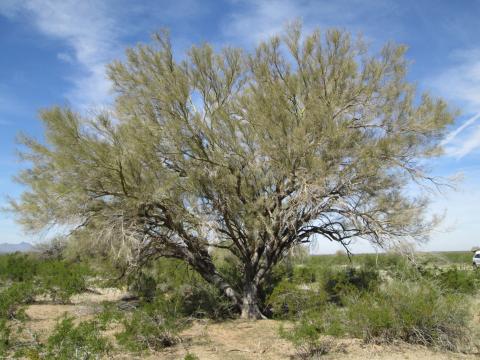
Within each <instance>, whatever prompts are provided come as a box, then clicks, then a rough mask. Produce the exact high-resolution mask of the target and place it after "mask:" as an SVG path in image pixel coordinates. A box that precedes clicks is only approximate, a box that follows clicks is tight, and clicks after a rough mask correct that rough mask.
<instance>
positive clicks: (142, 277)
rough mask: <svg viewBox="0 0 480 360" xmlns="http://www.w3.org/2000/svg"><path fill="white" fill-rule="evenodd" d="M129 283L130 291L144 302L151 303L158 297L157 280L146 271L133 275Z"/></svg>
mask: <svg viewBox="0 0 480 360" xmlns="http://www.w3.org/2000/svg"><path fill="white" fill-rule="evenodd" d="M128 283H129V285H128V290H129V291H131V292H133V293H134V294H136V295H137V296H138V297H140V299H142V300H143V301H146V302H151V301H152V300H153V299H154V298H155V296H156V295H157V280H156V279H155V277H154V276H152V275H150V274H148V273H146V272H145V271H140V272H138V273H135V274H131V275H130V279H129V280H128Z"/></svg>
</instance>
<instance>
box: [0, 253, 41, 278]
mask: <svg viewBox="0 0 480 360" xmlns="http://www.w3.org/2000/svg"><path fill="white" fill-rule="evenodd" d="M38 264H39V261H38V259H36V258H35V257H34V256H33V255H30V254H20V253H14V254H5V255H0V280H3V281H7V280H9V281H12V282H23V281H30V280H32V279H33V278H34V277H35V276H36V274H37V270H38Z"/></svg>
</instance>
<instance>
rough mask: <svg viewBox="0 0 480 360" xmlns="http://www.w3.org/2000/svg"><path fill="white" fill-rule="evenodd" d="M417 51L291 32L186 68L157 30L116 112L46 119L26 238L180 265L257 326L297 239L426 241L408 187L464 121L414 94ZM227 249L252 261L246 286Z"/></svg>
mask: <svg viewBox="0 0 480 360" xmlns="http://www.w3.org/2000/svg"><path fill="white" fill-rule="evenodd" d="M405 51H406V49H405V47H403V46H395V45H392V44H387V45H386V46H385V47H384V48H383V49H382V50H381V51H380V53H379V54H374V55H372V54H371V53H370V52H369V51H368V50H367V49H366V47H365V46H364V44H363V43H362V42H361V41H360V40H358V41H357V40H353V39H352V37H351V36H350V35H349V34H348V33H347V32H343V31H338V30H329V31H327V32H326V33H325V34H323V35H322V34H321V33H320V32H319V31H315V32H313V33H311V34H309V35H305V36H304V35H302V32H301V29H300V26H298V25H293V26H291V27H289V28H288V29H287V30H286V31H285V32H284V33H283V34H281V35H280V36H277V37H273V38H271V39H270V40H268V41H266V42H263V43H261V44H260V45H258V47H257V48H256V49H255V50H254V51H252V52H247V51H243V50H241V49H237V48H231V47H227V48H224V49H222V50H220V51H215V50H214V48H213V47H212V46H210V45H208V44H204V45H201V46H194V47H192V48H191V50H190V51H189V52H188V55H187V56H185V58H184V59H183V60H178V59H177V58H176V57H175V56H174V54H173V51H172V45H171V43H170V41H169V37H168V35H167V34H165V33H160V34H157V35H156V36H155V43H154V44H153V45H139V46H137V47H136V48H134V49H129V50H127V57H126V60H125V61H116V62H114V63H112V64H111V65H110V66H109V67H108V75H109V78H110V79H111V80H112V83H113V88H114V91H115V94H116V101H115V106H114V108H113V109H111V110H109V111H103V112H100V113H97V114H96V115H94V116H89V117H87V116H82V115H81V114H79V113H77V112H75V111H73V110H72V109H70V108H65V107H53V108H50V109H48V110H44V111H42V112H41V119H42V121H43V123H44V125H45V141H36V140H34V139H32V138H28V137H25V138H24V139H23V143H24V144H25V145H26V146H27V147H28V149H29V150H27V151H25V152H24V153H23V154H22V156H23V158H24V159H25V160H27V161H29V162H30V164H31V166H30V167H29V168H28V169H27V170H25V171H23V172H21V174H20V175H19V181H20V182H21V183H23V184H25V185H26V187H27V190H26V191H25V192H24V193H23V195H22V197H21V199H19V200H18V201H12V207H13V209H14V210H15V211H16V212H17V213H18V218H19V221H20V222H21V223H22V224H23V225H24V226H25V227H26V229H28V230H32V231H38V230H41V229H44V228H46V227H49V226H54V225H67V226H69V227H70V228H71V229H73V230H72V231H71V233H70V237H71V238H72V239H75V238H76V237H79V236H80V235H81V236H83V237H85V236H88V237H90V238H91V239H95V241H97V242H98V243H99V244H106V245H107V246H109V247H111V248H112V249H116V253H117V254H121V257H122V258H123V259H126V260H127V261H128V262H129V264H131V265H132V266H142V264H144V263H145V262H147V261H148V260H149V259H152V258H156V257H160V256H164V257H173V258H178V259H183V260H184V261H186V262H187V263H188V264H190V265H191V267H192V268H194V269H195V270H196V271H198V272H199V273H200V274H201V275H202V276H203V277H204V278H205V279H206V280H207V281H209V282H211V283H213V284H215V285H216V286H218V287H219V288H220V289H221V290H222V291H223V292H224V293H225V295H226V296H228V297H229V298H230V299H231V300H232V301H233V302H234V304H236V305H237V306H238V308H239V309H240V310H241V312H242V316H243V317H245V318H258V317H260V316H261V313H260V310H259V308H258V296H257V294H258V289H259V287H261V286H262V282H263V280H264V279H265V276H266V275H267V274H268V273H269V272H270V271H271V269H272V267H273V266H274V265H275V264H276V263H277V262H279V261H281V260H282V258H283V257H284V256H285V255H286V254H287V253H288V251H289V250H290V249H291V248H292V247H294V246H296V245H298V244H301V243H306V242H309V241H312V240H316V241H322V240H323V239H325V240H330V241H336V242H339V243H341V244H343V245H345V246H346V247H347V248H348V245H349V243H350V241H351V240H352V239H357V238H364V239H367V240H369V241H371V242H373V243H375V244H377V245H378V246H385V245H387V244H389V243H391V242H392V241H397V240H398V239H401V238H405V237H411V238H419V237H420V238H423V237H425V236H426V235H427V233H428V231H427V230H428V222H426V221H424V219H423V213H424V210H425V206H426V202H425V200H424V199H423V198H415V197H413V196H411V195H409V193H410V192H409V187H410V186H411V184H412V183H415V182H417V183H424V182H425V181H428V180H429V179H430V178H429V176H428V172H426V171H425V169H423V167H422V161H424V159H425V158H429V157H432V156H437V155H438V154H440V152H441V149H440V145H439V144H440V141H441V139H442V137H443V135H444V130H445V127H446V125H448V124H450V123H451V122H452V121H453V117H454V116H453V114H452V113H451V112H450V111H449V110H448V108H447V105H446V103H445V102H444V101H442V100H439V99H432V98H431V97H430V96H429V95H427V94H423V95H421V96H419V95H417V94H416V92H415V87H414V85H413V84H411V83H409V82H408V81H407V80H406V72H407V61H406V60H405V57H404V54H405ZM72 241H73V240H72ZM214 248H222V249H226V251H229V252H231V254H232V255H233V256H235V257H236V258H238V259H239V261H240V263H241V264H242V270H241V271H242V277H243V287H242V288H240V289H239V288H233V287H232V286H231V285H230V284H229V283H228V282H227V281H226V280H225V278H224V276H223V275H222V274H221V273H220V272H219V271H218V269H217V268H216V267H215V264H214V262H213V261H212V255H211V251H212V249H214Z"/></svg>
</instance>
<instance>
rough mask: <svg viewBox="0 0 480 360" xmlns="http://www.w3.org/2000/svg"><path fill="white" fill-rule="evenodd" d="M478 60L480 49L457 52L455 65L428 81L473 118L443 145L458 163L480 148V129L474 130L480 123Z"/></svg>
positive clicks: (450, 134)
mask: <svg viewBox="0 0 480 360" xmlns="http://www.w3.org/2000/svg"><path fill="white" fill-rule="evenodd" d="M479 57H480V49H471V50H468V51H462V52H457V53H456V54H453V58H454V62H453V63H452V64H451V65H450V66H449V67H447V68H446V69H445V70H444V71H442V73H441V74H438V75H437V76H436V77H435V78H433V79H431V80H430V81H429V84H430V85H431V86H432V87H433V89H434V90H435V92H436V93H438V94H439V95H441V96H443V97H445V98H446V99H448V100H450V101H452V102H454V103H456V104H459V106H460V107H461V109H462V110H463V112H464V113H466V114H474V115H473V116H470V117H469V118H468V119H467V120H466V121H465V122H464V123H463V124H462V125H460V126H459V127H458V128H456V129H455V130H453V131H452V132H450V133H449V134H448V135H447V136H446V138H445V140H444V141H443V143H442V145H444V146H447V147H446V153H447V155H450V156H453V157H456V158H458V159H460V158H462V157H464V156H467V155H469V154H470V153H472V152H473V151H474V150H476V149H478V148H480V127H478V126H477V127H474V125H475V124H476V123H477V122H478V120H479V119H480V112H479V111H480V61H479V60H478V59H479ZM472 127H473V128H472ZM467 130H471V131H467Z"/></svg>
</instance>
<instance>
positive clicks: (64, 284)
mask: <svg viewBox="0 0 480 360" xmlns="http://www.w3.org/2000/svg"><path fill="white" fill-rule="evenodd" d="M91 275H92V273H91V271H90V270H89V268H88V267H87V266H86V265H84V264H77V263H68V262H65V261H57V260H47V261H44V262H42V263H41V264H40V265H39V269H38V281H39V286H40V289H41V291H42V292H43V293H46V294H48V295H49V296H50V297H51V299H52V301H54V302H60V303H67V302H68V301H69V300H70V297H71V296H72V295H75V294H80V293H82V292H84V291H85V290H86V289H87V279H88V277H89V276H91Z"/></svg>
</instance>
